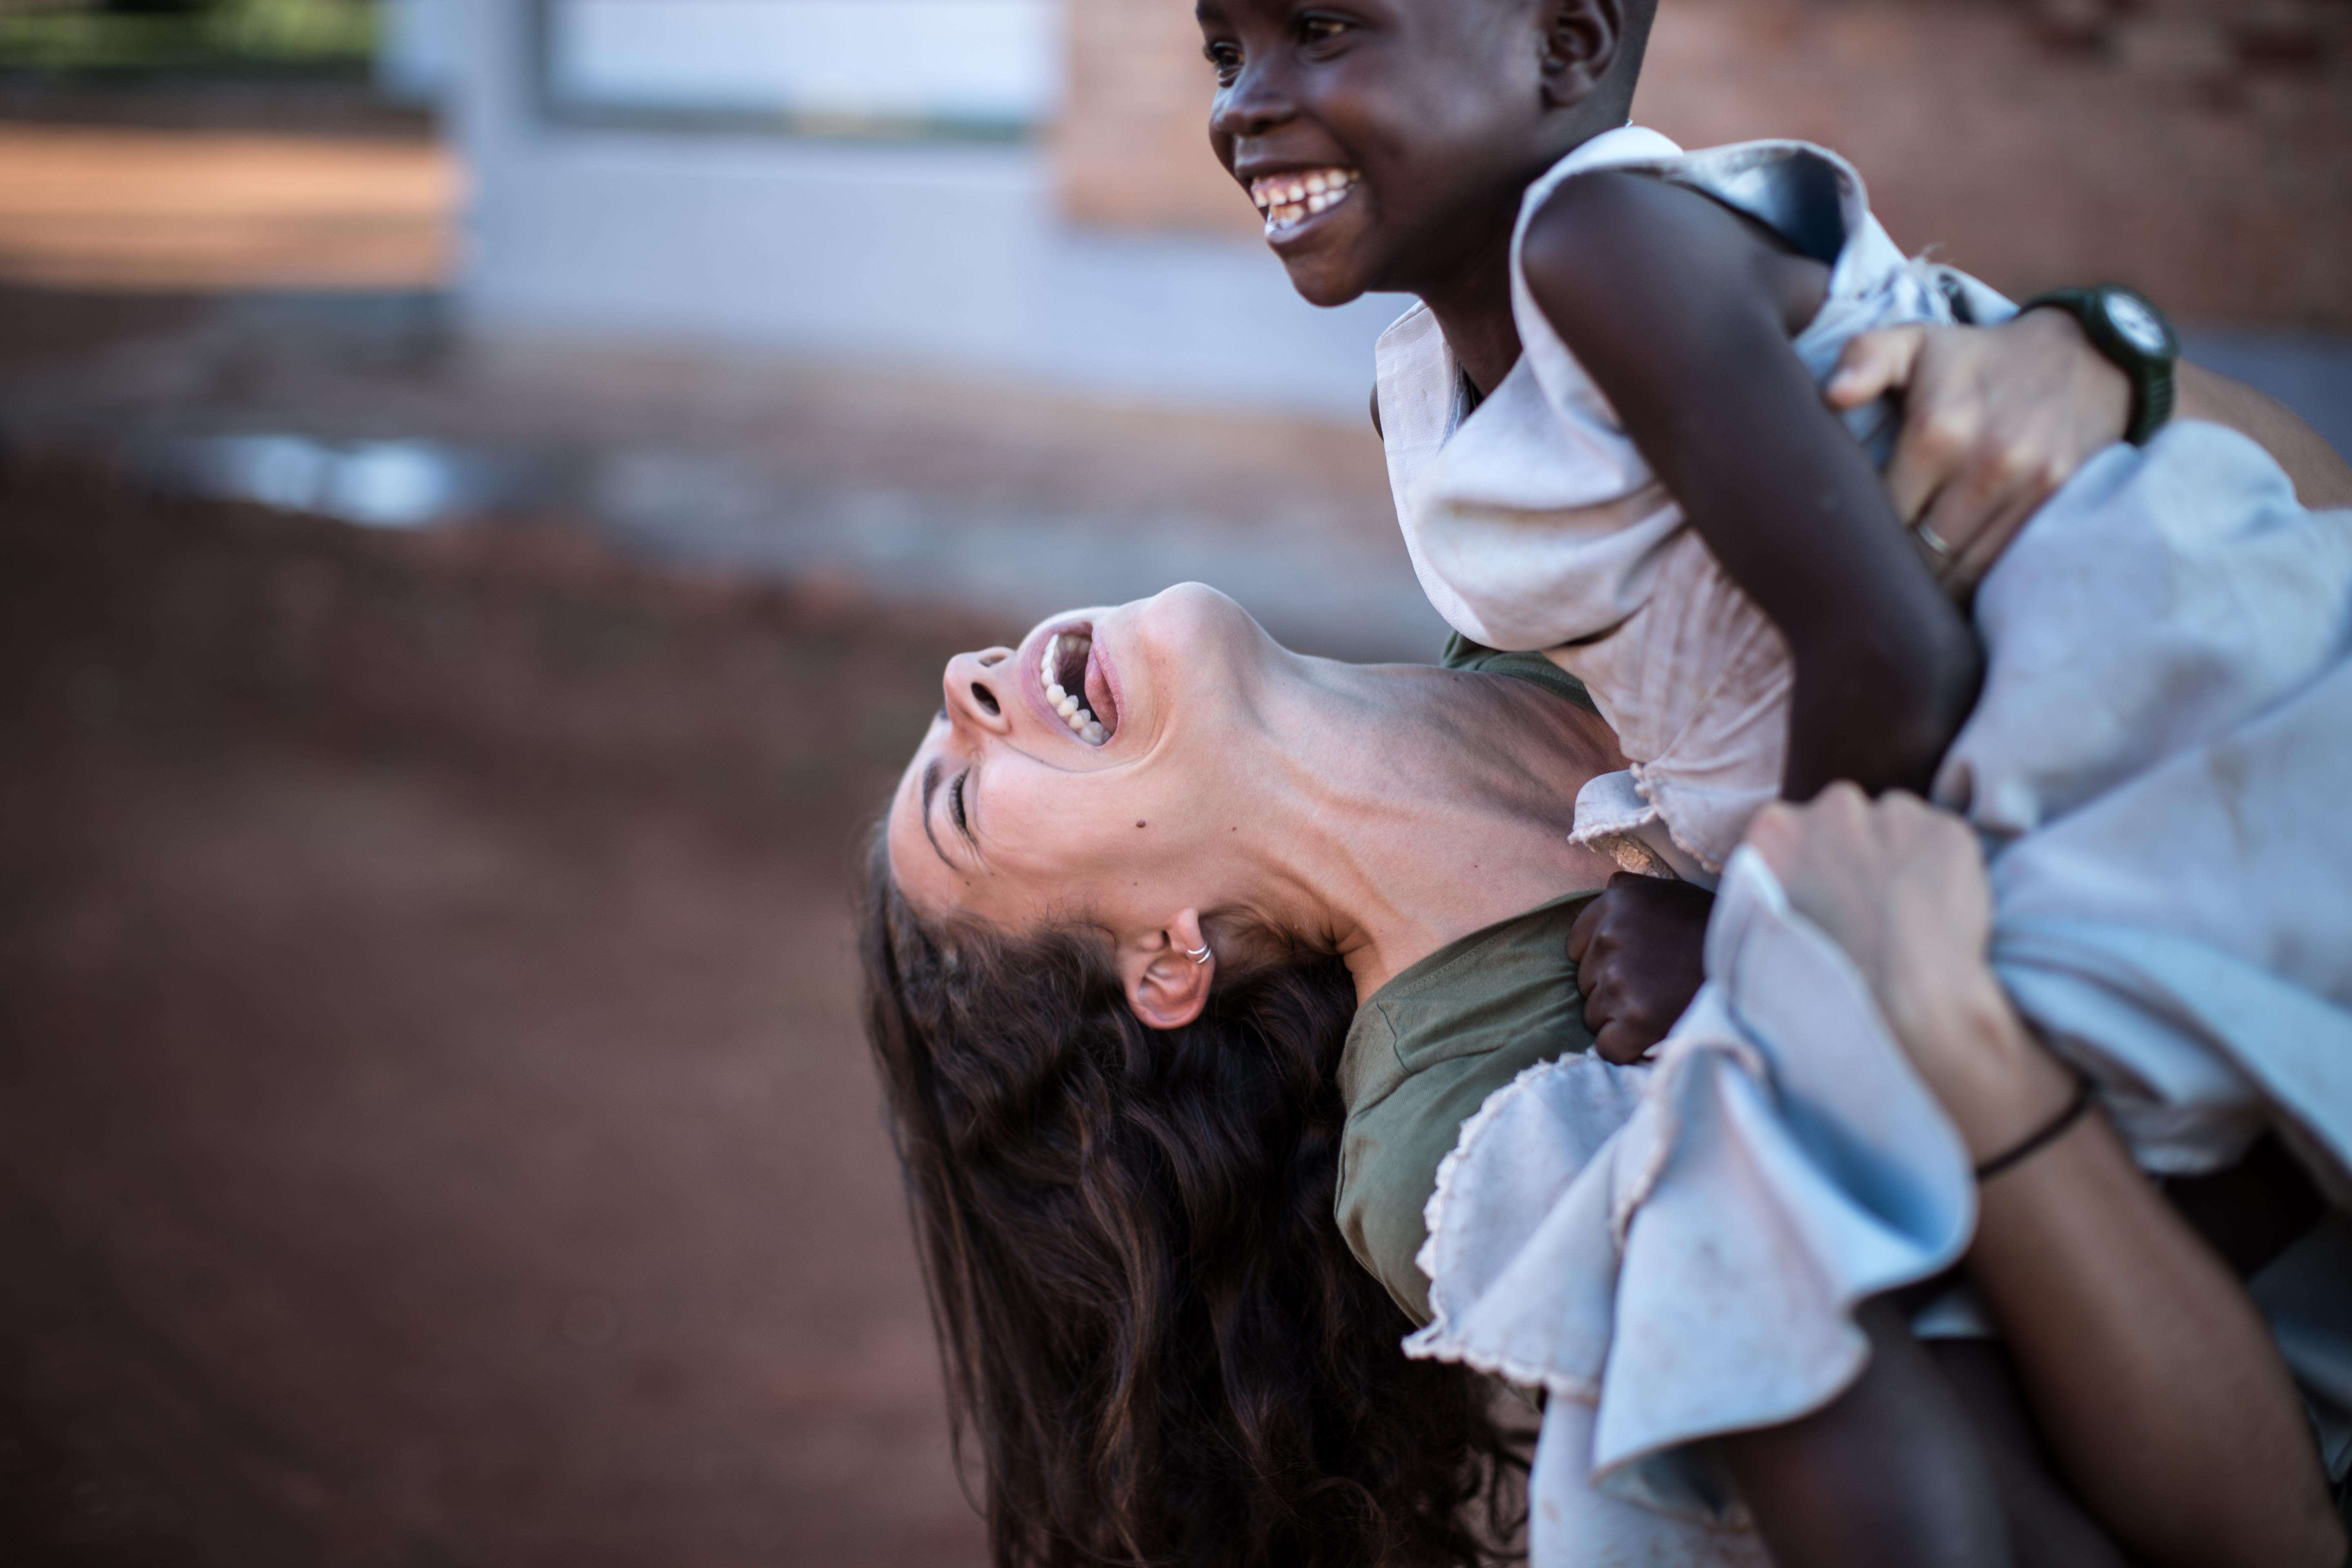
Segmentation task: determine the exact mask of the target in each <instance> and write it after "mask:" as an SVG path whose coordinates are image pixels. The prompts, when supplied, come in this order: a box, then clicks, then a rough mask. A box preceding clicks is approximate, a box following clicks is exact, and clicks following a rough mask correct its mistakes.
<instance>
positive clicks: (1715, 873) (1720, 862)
mask: <svg viewBox="0 0 2352 1568" xmlns="http://www.w3.org/2000/svg"><path fill="white" fill-rule="evenodd" d="M1652 765H1653V764H1651V763H1632V764H1630V765H1629V767H1628V768H1627V770H1626V771H1627V772H1629V773H1632V774H1633V784H1634V786H1635V787H1636V788H1638V789H1639V790H1640V791H1641V792H1642V798H1643V800H1646V801H1648V802H1649V803H1650V810H1651V811H1652V812H1653V813H1654V814H1655V815H1654V820H1655V821H1656V822H1658V823H1659V824H1660V825H1661V826H1664V828H1665V830H1666V837H1669V838H1671V839H1673V840H1674V843H1675V848H1677V849H1679V850H1681V851H1682V852H1683V853H1684V854H1685V855H1687V856H1689V857H1690V858H1692V859H1694V860H1696V861H1697V862H1698V863H1699V865H1700V866H1702V867H1704V868H1706V874H1707V875H1708V876H1710V877H1720V876H1722V875H1723V868H1724V866H1725V865H1726V864H1727V860H1728V857H1726V856H1721V855H1710V854H1708V853H1707V852H1706V850H1705V849H1702V848H1701V847H1698V846H1697V845H1696V844H1694V843H1692V842H1691V841H1690V838H1689V837H1688V836H1687V835H1685V833H1684V832H1683V830H1682V828H1681V827H1680V826H1677V825H1676V823H1675V819H1674V818H1673V817H1672V816H1668V815H1667V814H1666V809H1665V807H1664V806H1662V805H1659V804H1658V795H1657V790H1656V788H1655V786H1654V785H1653V784H1651V782H1650V769H1651V767H1652ZM1734 842H1737V840H1736V839H1735V841H1734Z"/></svg>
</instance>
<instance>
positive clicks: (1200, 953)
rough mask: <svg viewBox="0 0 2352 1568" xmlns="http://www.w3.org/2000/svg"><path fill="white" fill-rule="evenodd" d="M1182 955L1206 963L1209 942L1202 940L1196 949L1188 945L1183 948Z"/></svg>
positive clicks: (1194, 961)
mask: <svg viewBox="0 0 2352 1568" xmlns="http://www.w3.org/2000/svg"><path fill="white" fill-rule="evenodd" d="M1184 956H1185V957H1187V958H1189V959H1191V960H1192V962H1193V963H1208V962H1209V944H1208V943H1207V942H1202V944H1201V945H1200V946H1199V947H1198V948H1197V949H1195V948H1190V947H1188V948H1186V949H1185V950H1184Z"/></svg>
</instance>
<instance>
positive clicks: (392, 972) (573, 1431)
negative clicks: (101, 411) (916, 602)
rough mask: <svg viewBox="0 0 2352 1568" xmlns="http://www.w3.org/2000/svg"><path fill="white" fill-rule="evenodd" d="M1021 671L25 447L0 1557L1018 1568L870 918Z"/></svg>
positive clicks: (0, 1322) (892, 621)
mask: <svg viewBox="0 0 2352 1568" xmlns="http://www.w3.org/2000/svg"><path fill="white" fill-rule="evenodd" d="M25 325H26V324H24V323H8V322H0V327H24V326H25ZM57 330H58V329H54V328H53V329H52V331H51V336H52V339H53V340H54V338H55V334H56V331H57ZM7 335H8V336H9V338H10V341H11V342H12V343H13V344H14V345H15V346H16V348H18V349H19V350H23V349H25V345H26V344H28V343H29V344H33V345H34V346H35V347H36V348H39V349H40V350H41V352H44V353H58V352H64V351H65V350H66V349H68V348H70V347H72V346H73V345H70V344H63V343H59V342H56V341H51V342H48V343H47V345H46V347H45V348H43V347H42V346H41V344H40V340H39V334H38V333H37V332H35V331H31V330H29V328H26V330H22V331H10V332H9V333H8V334H7ZM27 352H29V351H27ZM976 636H977V633H976V632H975V631H974V630H973V629H971V628H969V627H967V626H963V625H961V624H960V623H959V622H958V620H957V618H956V617H955V616H952V615H946V614H930V615H920V616H918V615H913V614H909V613H908V612H906V611H903V610H894V611H882V610H876V609H872V608H868V607H866V606H863V605H858V604H856V603H855V602H853V601H849V600H846V599H844V598H841V597H838V596H832V597H826V596H813V595H806V594H803V595H793V594H792V593H789V592H782V591H777V590H773V589H766V590H754V589H749V588H740V587H730V586H727V585H724V584H712V583H698V582H694V581H690V580H685V579H681V578H677V577H669V576H664V575H661V574H656V573H653V572H650V571H648V570H646V569H644V568H640V567H633V566H628V565H625V564H622V563H618V562H616V561H615V560H614V559H613V558H611V557H610V556H608V555H606V554H605V553H604V552H602V551H601V550H600V549H598V548H597V547H595V546H593V545H591V544H588V543H584V542H582V541H581V540H580V539H579V537H578V536H576V535H569V534H565V533H563V532H562V531H556V530H552V529H534V528H531V527H529V526H527V525H520V524H509V525H506V526H502V527H499V528H495V529H484V530H477V531H470V532H459V533H452V534H446V535H413V536H392V535H376V534H364V533H362V532H359V531H352V530H349V529H344V528H341V527H339V526H337V525H332V524H328V523H322V522H317V521H310V520H305V519H300V518H289V517H284V516H278V515H273V514H268V513H264V512H260V511H257V510H243V509H238V508H234V507H226V506H217V505H209V504H200V503H174V504H169V505H164V504H158V503H154V502H152V501H147V500H140V499H137V498H134V497H132V496H131V495H129V494H128V493H126V492H124V491H122V490H121V489H117V488H115V487H114V485H113V484H112V483H111V482H110V481H108V480H105V479H100V478H97V477H94V476H93V475H92V474H91V473H89V472H88V471H85V470H81V469H77V468H70V467H58V466H54V465H51V464H48V463H46V462H40V461H34V460H29V459H27V458H24V457H23V456H22V455H19V456H18V457H17V458H15V459H14V460H13V461H9V462H7V463H5V467H0V1083H5V1089H0V1561H5V1562H7V1563H11V1564H16V1563H26V1564H39V1563H60V1564H76V1565H80V1564H89V1565H93V1568H98V1565H104V1568H113V1565H117V1564H121V1565H126V1568H128V1565H134V1564H135V1565H137V1568H179V1565H182V1564H186V1565H190V1568H194V1565H198V1564H206V1565H209V1564H222V1565H229V1564H235V1565H236V1568H274V1565H277V1564H289V1565H310V1564H322V1565H323V1564H344V1563H354V1564H379V1563H381V1564H401V1565H416V1568H424V1565H428V1564H452V1565H454V1564H482V1565H486V1568H487V1565H499V1568H504V1565H509V1564H514V1565H523V1564H548V1565H551V1568H552V1565H558V1564H561V1565H562V1568H585V1565H595V1564H636V1563H645V1564H663V1565H666V1568H667V1565H678V1568H689V1565H701V1564H712V1565H716V1564H735V1563H743V1564H750V1563H763V1564H777V1563H810V1564H819V1563H822V1564H826V1565H829V1568H865V1565H868V1564H872V1565H876V1568H879V1565H883V1564H909V1565H912V1564H922V1565H926V1568H929V1565H935V1564H953V1563H960V1562H976V1561H977V1560H978V1557H979V1531H978V1525H977V1521H975V1519H974V1518H973V1516H972V1515H971V1511H970V1510H969V1508H968V1506H967V1504H966V1503H965V1501H964V1500H963V1498H962V1496H961V1491H960V1489H959V1487H958V1485H957V1482H956V1479H955V1478H954V1476H953V1474H952V1472H951V1469H950V1463H949V1458H948V1452H947V1446H946V1434H945V1426H944V1421H943V1418H942V1415H941V1414H940V1400H939V1391H938V1385H937V1372H936V1367H935V1363H934V1361H933V1357H932V1352H931V1349H930V1342H929V1329H928V1325H927V1321H926V1318H925V1314H924V1309H923V1304H922V1300H921V1295H920V1290H919V1283H918V1279H917V1276H916V1272H915V1267H914V1261H913V1257H912V1252H911V1247H910V1245H909V1242H908V1235H907V1230H906V1225H905V1220H904V1216H903V1213H902V1210H901V1208H900V1204H899V1199H898V1191H897V1182H896V1173H895V1169H894V1166H893V1163H892V1160H891V1156H890V1153H889V1151H888V1147H887V1141H886V1138H885V1135H884V1132H883V1129H882V1126H881V1123H880V1120H879V1116H878V1110H877V1100H876V1092H875V1088H874V1082H873V1079H872V1075H871V1072H870V1069H869V1068H868V1065H867V1063H866V1058H865V1054H864V1048H863V1046H862V1043H861V1042H860V1040H859V1038H858V1036H857V1031H856V1022H855V1013H854V1007H855V980H854V973H853V965H852V963H851V960H850V955H849V948H848V944H849V941H850V922H849V918H848V915H847V912H846V907H847V900H848V897H849V892H850V886H851V879H852V875H851V868H852V865H853V862H854V860H855V858H856V847H857V845H858V842H859V839H860V836H861V831H862V825H863V824H864V823H865V822H866V820H867V819H868V818H869V816H870V814H871V813H872V812H873V811H874V809H875V808H876V806H877V803H878V801H879V799H880V797H881V795H882V793H883V792H884V791H885V790H886V788H887V782H888V780H889V778H890V776H891V773H893V771H894V769H895V765H896V763H897V762H898V759H899V758H900V757H901V756H902V755H903V754H904V752H905V751H906V750H907V749H908V747H909V746H910V745H911V743H912V740H913V738H914V737H915V736H916V735H917V734H918V733H919V731H920V729H921V726H922V724H923V721H924V720H925V718H926V716H927V714H928V713H929V710H930V708H931V707H932V706H933V705H934V704H935V703H936V701H937V688H936V685H935V684H934V682H935V679H936V671H937V669H938V668H939V664H940V659H941V658H942V656H943V655H944V654H945V653H946V652H947V651H949V650H950V649H951V648H953V647H959V646H971V642H972V641H973V640H974V638H975V637H976Z"/></svg>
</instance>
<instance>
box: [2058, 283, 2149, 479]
mask: <svg viewBox="0 0 2352 1568" xmlns="http://www.w3.org/2000/svg"><path fill="white" fill-rule="evenodd" d="M2044 306H2048V307H2049V308H2050V309H2052V310H2063V311H2065V312H2066V313H2067V314H2068V315H2070V316H2072V317H2074V319H2075V320H2076V321H2080V322H2082V323H2083V331H2084V335H2086V336H2087V337H2089V338H2090V340H2091V346H2092V347H2093V348H2095V349H2097V350H2098V351H2099V353H2102V354H2105V356H2106V357H2107V359H2108V360H2109V361H2110V362H2111V363H2114V365H2115V367H2116V369H2117V370H2120V371H2122V372H2123V373H2124V374H2125V375H2126V377H2128V378H2129V379H2130V381H2131V389H2132V408H2131V424H2130V426H2129V427H2128V428H2126V430H2125V431H2124V439H2125V440H2126V441H2129V442H2130V443H2131V444H2132V445H2133V446H2135V447H2139V446H2145V445H2146V444H2147V438H2148V437H2151V436H2153V435H2155V434H2156V433H2157V432H2158V430H2161V429H2163V428H2164V426H2165V422H2166V421H2167V420H2168V419H2170V418H2171V417H2172V398H2173V385H2172V378H2173V368H2174V366H2175V365H2177V364H2178V363H2179V361H2180V340H2179V338H2177V337H2175V336H2174V335H2173V331H2172V323H2171V322H2169V321H2166V320H2165V319H2164V312H2163V311H2161V310H2158V309H2157V308H2156V307H2155V306H2154V305H2151V304H2149V303H2148V302H2147V296H2146V295H2143V294H2139V293H2137V292H2135V291H2133V290H2132V289H2126V288H2125V287H2123V286H2122V285H2121V284H2119V283H2102V284H2100V285H2099V286H2098V287H2097V288H2095V289H2052V290H2051V291H2050V292H2049V293H2047V294H2042V295H2038V296H2036V297H2035V298H2033V299H2031V300H2027V301H2026V302H2025V304H2024V306H2023V307H2022V308H2021V310H2019V311H2018V314H2019V315H2023V314H2024V313H2025V312H2026V311H2027V310H2041V309H2042V307H2044Z"/></svg>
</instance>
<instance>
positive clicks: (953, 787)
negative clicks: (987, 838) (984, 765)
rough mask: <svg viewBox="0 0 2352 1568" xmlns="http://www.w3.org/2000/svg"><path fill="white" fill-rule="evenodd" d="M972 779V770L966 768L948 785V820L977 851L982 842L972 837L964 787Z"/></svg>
mask: <svg viewBox="0 0 2352 1568" xmlns="http://www.w3.org/2000/svg"><path fill="white" fill-rule="evenodd" d="M970 780H971V769H970V768H966V769H964V771H963V772H961V773H958V774H956V776H955V782H954V783H953V784H950V785H948V820H949V821H950V822H952V823H954V824H955V826H956V831H957V832H958V833H961V834H962V835H963V837H964V841H965V842H966V843H968V844H970V845H971V847H973V848H975V849H977V848H979V847H980V841H979V840H978V839H976V838H974V837H972V836H971V818H970V817H969V816H967V815H966V812H965V808H964V787H965V785H966V784H967V783H968V782H969V781H970Z"/></svg>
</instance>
